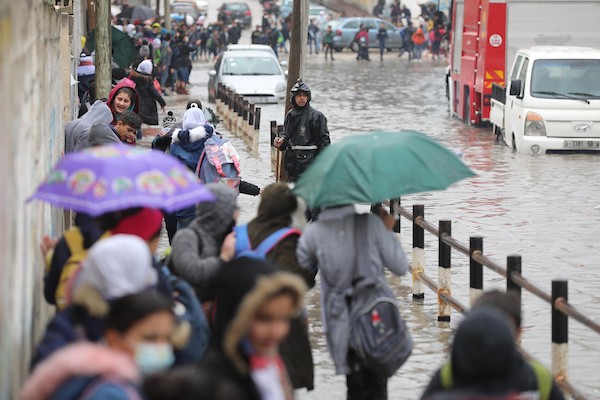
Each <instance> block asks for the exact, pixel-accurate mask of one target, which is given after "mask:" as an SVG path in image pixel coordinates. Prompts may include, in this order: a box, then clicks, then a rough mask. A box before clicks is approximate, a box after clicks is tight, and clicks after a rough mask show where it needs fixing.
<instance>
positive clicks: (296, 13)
mask: <svg viewBox="0 0 600 400" xmlns="http://www.w3.org/2000/svg"><path fill="white" fill-rule="evenodd" d="M307 40H308V0H294V7H293V9H292V29H291V32H290V56H289V59H288V76H287V93H286V95H285V114H284V117H285V115H287V112H288V111H289V110H290V108H292V102H291V99H290V91H291V90H292V86H294V84H295V83H296V81H297V80H298V78H302V76H303V75H304V57H305V56H306V42H307ZM279 163H280V165H279V174H278V176H277V177H276V178H275V179H276V180H277V181H287V177H286V176H285V170H284V168H283V165H282V164H283V157H279Z"/></svg>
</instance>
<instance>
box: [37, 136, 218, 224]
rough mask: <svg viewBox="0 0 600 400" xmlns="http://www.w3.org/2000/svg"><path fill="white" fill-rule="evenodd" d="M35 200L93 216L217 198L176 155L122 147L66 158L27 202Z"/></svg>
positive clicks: (168, 208)
mask: <svg viewBox="0 0 600 400" xmlns="http://www.w3.org/2000/svg"><path fill="white" fill-rule="evenodd" d="M33 199H38V200H42V201H46V202H48V203H51V204H54V205H56V206H60V207H64V208H69V209H72V210H75V211H78V212H83V213H87V214H89V215H91V216H98V215H101V214H104V213H107V212H110V211H118V210H123V209H126V208H131V207H151V208H158V209H162V210H165V211H169V212H172V211H176V210H180V209H182V208H185V207H189V206H191V205H194V204H196V203H201V202H205V201H214V200H215V199H214V196H213V195H212V194H211V193H210V191H209V190H208V189H206V188H205V187H204V185H202V183H200V182H198V180H197V178H196V176H195V175H194V173H193V172H191V171H190V170H188V169H187V168H186V166H185V165H184V164H182V163H181V162H179V161H178V160H177V159H176V158H175V157H172V156H169V155H166V154H164V153H162V152H159V151H154V150H144V149H139V148H136V147H132V146H126V145H121V144H115V145H109V146H102V147H95V148H91V149H87V150H84V151H80V152H76V153H71V154H68V155H67V156H66V157H65V158H64V159H63V160H61V161H60V162H59V163H58V164H57V165H56V167H55V168H54V170H53V171H52V172H50V175H48V177H47V178H46V180H45V181H44V182H43V183H42V184H41V185H40V186H39V187H38V188H37V190H36V192H35V193H34V194H33V195H32V196H31V197H30V198H29V199H28V200H27V201H31V200H33Z"/></svg>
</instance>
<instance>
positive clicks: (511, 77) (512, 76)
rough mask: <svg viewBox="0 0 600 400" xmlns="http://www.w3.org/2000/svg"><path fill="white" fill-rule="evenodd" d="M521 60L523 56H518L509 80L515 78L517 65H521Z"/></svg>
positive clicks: (517, 69) (517, 71)
mask: <svg viewBox="0 0 600 400" xmlns="http://www.w3.org/2000/svg"><path fill="white" fill-rule="evenodd" d="M521 61H523V56H518V57H517V61H516V62H515V66H514V68H513V70H512V72H511V74H510V80H511V81H513V80H515V79H517V76H519V75H518V73H519V67H520V66H521Z"/></svg>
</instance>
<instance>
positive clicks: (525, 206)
mask: <svg viewBox="0 0 600 400" xmlns="http://www.w3.org/2000/svg"><path fill="white" fill-rule="evenodd" d="M255 18H256V17H255ZM255 22H256V21H255ZM244 35H249V33H248V31H244ZM335 56H336V61H334V62H325V61H324V60H323V58H322V55H319V56H312V57H309V58H308V60H307V64H306V71H307V73H306V76H305V80H306V82H307V83H308V84H309V86H310V87H311V89H312V97H313V101H312V103H311V104H312V105H313V106H314V107H315V108H317V109H318V110H320V111H322V112H323V113H324V114H325V116H326V117H327V119H328V124H329V130H330V132H331V137H332V140H333V141H336V140H339V139H341V138H342V137H344V136H348V135H352V134H356V133H363V132H368V131H373V130H388V131H398V130H418V131H421V132H424V133H427V134H429V135H431V136H432V137H434V138H436V139H438V140H439V141H441V142H442V143H444V144H446V145H447V146H449V147H451V148H453V149H456V150H459V151H461V152H462V153H463V154H464V161H465V162H466V163H467V164H468V165H469V166H470V167H471V168H472V169H473V170H475V172H476V173H477V176H476V177H474V178H472V179H469V180H467V181H465V182H461V183H459V184H457V185H455V186H453V187H451V188H450V189H448V190H446V191H443V192H434V193H426V194H419V195H412V196H407V197H405V198H403V199H402V201H403V205H404V206H407V207H412V204H424V205H425V215H426V219H427V220H429V221H431V222H432V223H434V224H436V225H437V221H438V220H439V219H450V220H452V221H453V227H452V231H453V236H454V237H456V238H457V239H458V240H460V241H462V242H463V243H465V244H468V240H469V236H475V235H481V236H483V237H484V249H485V254H486V255H488V256H490V257H491V258H492V259H494V260H495V261H497V262H499V263H501V264H504V263H505V260H506V256H507V255H509V254H514V253H518V254H521V255H522V257H523V274H524V276H525V277H526V278H528V279H529V280H531V281H532V282H534V283H536V284H537V285H538V286H539V287H541V288H543V289H544V290H546V291H548V292H549V291H550V282H551V280H552V279H557V278H566V279H569V301H570V302H571V304H573V305H575V306H577V307H579V308H580V309H581V310H583V311H584V314H586V315H588V316H589V317H591V318H592V319H594V320H596V321H598V320H599V319H600V297H599V296H598V294H597V292H598V290H599V289H600V275H599V273H598V271H599V269H600V241H599V240H598V238H600V224H598V221H599V220H600V208H597V209H594V208H595V207H596V206H598V205H600V185H599V184H598V176H599V175H598V173H597V172H596V171H598V162H599V161H600V158H598V156H596V155H589V154H581V155H548V156H546V155H543V156H536V157H533V156H530V155H527V154H518V153H515V152H513V151H512V150H510V149H509V148H508V147H506V146H504V145H501V144H498V143H496V142H495V140H494V136H493V135H492V134H491V129H487V128H486V129H484V128H476V127H468V126H465V125H463V124H462V123H461V122H459V121H457V120H455V119H452V118H450V117H449V116H448V113H447V104H446V100H445V86H444V75H445V65H444V63H443V61H441V62H440V61H436V62H432V61H431V60H429V59H424V60H423V62H421V63H409V62H408V61H407V60H406V58H403V59H399V58H398V53H396V52H394V53H386V55H385V56H384V61H383V62H380V61H379V60H378V57H375V52H374V51H372V52H371V57H372V58H373V61H371V62H370V63H367V62H360V63H358V62H357V61H356V60H355V59H354V57H355V55H354V54H353V53H350V52H343V53H336V54H335ZM283 58H284V57H281V59H283ZM211 66H212V64H211V63H206V62H195V63H194V70H193V72H192V75H191V81H192V85H193V86H192V87H191V88H190V91H191V93H192V96H191V97H199V98H200V99H201V100H202V101H203V103H205V104H207V105H209V106H210V107H213V108H215V107H214V104H208V103H207V101H206V99H207V89H206V82H207V81H208V70H209V68H210V67H211ZM166 100H167V103H168V107H167V109H170V110H173V111H174V112H175V115H176V116H177V117H178V118H180V117H181V115H182V113H183V111H184V106H185V101H186V100H187V98H184V97H183V96H171V97H168V98H167V99H166ZM283 117H284V115H283V105H282V104H278V105H264V106H262V121H261V138H260V145H259V150H258V153H251V152H250V149H249V148H248V147H246V146H245V145H244V144H243V142H242V140H241V139H238V138H235V137H232V138H231V140H232V142H233V144H234V145H235V147H236V148H237V149H238V151H239V152H240V156H241V164H242V173H243V176H244V178H245V179H246V180H248V181H251V182H253V183H255V184H257V185H259V186H265V185H267V184H269V183H271V182H273V181H274V174H273V173H272V172H271V170H270V147H269V123H270V120H276V121H277V122H278V123H280V124H281V123H283ZM221 128H222V127H221ZM219 130H220V131H221V132H222V133H223V134H224V135H225V136H226V137H229V135H228V132H225V131H223V130H222V129H219ZM239 203H240V208H241V222H246V221H248V220H249V219H251V218H252V217H253V216H254V213H255V210H256V207H257V205H258V199H257V198H253V197H249V196H244V195H242V196H240V198H239ZM402 226H403V230H402V233H401V240H402V245H403V247H404V249H405V251H407V252H410V247H411V242H412V236H411V231H410V224H409V222H408V221H407V220H405V219H403V220H402ZM163 244H164V242H163ZM426 247H429V248H430V251H429V252H428V253H427V255H426V272H427V274H429V275H430V276H433V277H435V276H436V275H437V271H436V270H437V265H436V263H437V239H436V238H433V237H432V236H431V235H427V236H426ZM409 256H410V255H409ZM453 256H454V259H453V265H452V267H453V275H454V276H453V278H452V281H453V285H454V287H453V289H452V293H453V295H455V296H456V297H457V298H458V299H460V300H461V301H462V302H463V303H465V304H468V259H466V258H465V257H464V256H462V255H460V254H458V252H456V251H453ZM390 282H391V283H392V285H393V286H394V288H395V289H396V293H397V294H398V297H399V299H400V304H401V306H402V313H403V315H404V316H405V317H406V319H407V321H408V324H409V326H410V328H411V330H412V332H413V336H414V340H415V347H414V352H413V355H412V356H411V358H410V359H409V361H408V362H407V363H406V364H405V365H404V366H403V367H402V369H401V370H400V371H399V372H398V373H396V375H395V376H394V377H393V378H392V379H391V380H390V382H389V393H390V398H391V399H418V398H419V396H420V394H421V393H422V391H423V389H424V387H425V385H426V384H427V382H428V380H429V376H430V374H431V373H433V372H434V371H435V369H436V368H437V367H438V366H439V365H440V364H441V363H442V362H443V361H444V360H445V358H446V354H447V350H448V348H449V344H450V339H451V332H452V328H454V327H456V324H457V322H458V321H459V320H460V316H459V315H458V314H457V313H454V312H453V314H452V318H453V319H452V322H451V323H438V322H437V318H436V312H437V302H436V300H437V296H436V295H434V294H433V293H432V292H430V291H426V298H425V300H424V301H422V302H413V301H412V298H411V295H410V277H409V276H405V277H403V278H397V277H392V278H391V279H390ZM484 285H485V288H486V289H490V288H499V289H504V288H505V286H506V284H505V281H504V278H502V277H500V276H498V275H496V274H494V273H493V272H490V271H486V272H484ZM318 297H319V294H318V288H317V289H315V290H313V291H312V292H311V293H310V294H309V296H308V299H307V306H308V310H309V316H310V319H311V339H312V343H313V355H314V357H315V363H316V376H317V378H316V389H315V390H314V391H313V392H310V393H301V394H300V395H299V398H301V399H322V398H325V396H327V398H329V399H332V400H333V399H343V398H345V380H344V378H343V377H339V376H334V375H333V366H332V363H331V361H330V358H329V355H328V353H327V349H326V342H325V337H324V335H323V334H322V332H321V322H320V313H319V299H318ZM523 312H524V323H523V325H524V328H525V332H524V335H523V341H522V343H523V346H524V348H525V349H527V350H528V351H529V352H530V353H531V354H533V355H534V356H535V357H537V358H538V359H539V360H541V361H542V362H543V363H544V364H546V365H550V354H551V343H550V342H551V339H550V338H551V336H550V322H551V313H550V306H549V305H548V304H546V303H543V302H542V301H541V300H539V299H538V298H537V297H534V296H533V295H531V294H528V293H526V292H524V293H523ZM597 339H598V338H597V335H596V334H595V333H592V332H591V331H590V330H588V329H585V328H584V327H583V326H581V325H580V324H579V323H577V322H575V321H572V322H571V324H570V343H571V347H570V350H569V353H570V380H571V382H572V383H573V384H574V386H575V387H576V388H578V389H579V390H581V391H582V392H583V393H584V394H586V395H587V396H589V398H600V389H599V385H598V383H597V382H596V381H595V378H596V376H597V373H596V368H597V366H598V361H597V360H598V357H599V356H600V344H598V340H597Z"/></svg>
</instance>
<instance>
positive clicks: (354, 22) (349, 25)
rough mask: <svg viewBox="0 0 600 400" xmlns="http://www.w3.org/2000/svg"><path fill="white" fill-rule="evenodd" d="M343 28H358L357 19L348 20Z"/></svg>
mask: <svg viewBox="0 0 600 400" xmlns="http://www.w3.org/2000/svg"><path fill="white" fill-rule="evenodd" d="M343 28H344V29H358V20H357V19H353V20H351V21H348V22H346V23H345V24H344V27H343Z"/></svg>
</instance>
